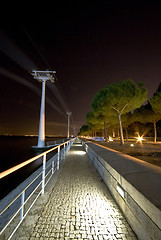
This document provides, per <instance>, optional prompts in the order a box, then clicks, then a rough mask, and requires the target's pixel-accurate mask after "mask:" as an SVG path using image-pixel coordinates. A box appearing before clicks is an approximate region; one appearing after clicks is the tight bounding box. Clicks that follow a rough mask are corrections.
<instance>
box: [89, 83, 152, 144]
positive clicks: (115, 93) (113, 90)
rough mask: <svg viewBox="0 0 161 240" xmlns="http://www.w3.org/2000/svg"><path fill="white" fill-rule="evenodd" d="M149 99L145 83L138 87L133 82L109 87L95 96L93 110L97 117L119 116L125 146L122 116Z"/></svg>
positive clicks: (139, 84)
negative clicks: (100, 115)
mask: <svg viewBox="0 0 161 240" xmlns="http://www.w3.org/2000/svg"><path fill="white" fill-rule="evenodd" d="M146 99H147V90H146V89H145V87H144V84H143V83H138V84H137V85H136V84H135V83H134V82H133V81H132V80H131V79H128V80H124V81H120V82H118V83H114V84H111V85H107V86H106V87H105V88H103V89H101V90H100V91H99V92H98V93H96V95H95V96H94V99H93V102H92V108H93V112H94V114H95V115H99V114H102V115H104V116H106V117H107V118H108V117H109V118H111V117H116V113H117V116H118V122H119V130H120V140H121V144H124V138H123V130H122V123H121V115H122V114H125V113H128V112H129V111H131V110H134V109H136V108H138V107H140V106H141V105H142V103H143V102H144V101H146Z"/></svg>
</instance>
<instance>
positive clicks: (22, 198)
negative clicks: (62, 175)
mask: <svg viewBox="0 0 161 240" xmlns="http://www.w3.org/2000/svg"><path fill="white" fill-rule="evenodd" d="M75 139H76V138H74V139H70V140H69V141H66V142H64V143H62V144H60V145H58V146H56V147H53V148H51V149H49V150H48V151H45V152H43V153H41V154H39V155H38V156H36V157H33V158H31V159H29V160H27V161H25V162H23V163H21V164H19V165H17V166H15V167H13V168H10V169H8V170H6V171H4V172H2V173H0V179H1V178H4V177H6V176H8V175H9V174H11V173H13V172H15V171H17V170H18V169H20V168H22V167H24V166H25V165H28V164H29V163H31V162H34V161H36V160H38V159H42V166H41V167H40V168H39V169H38V170H37V171H36V172H35V173H36V174H35V173H34V174H32V175H33V177H31V178H30V177H29V183H27V184H26V186H24V188H23V189H21V191H20V192H19V193H18V194H17V195H16V196H15V197H14V198H13V199H11V201H10V202H9V203H8V204H7V205H6V206H3V207H2V206H1V207H0V239H1V236H2V235H4V236H2V239H3V238H4V239H8V240H10V239H11V238H12V236H13V235H14V233H15V232H16V231H17V229H18V227H19V226H20V224H21V223H22V221H23V220H24V218H25V217H26V215H27V214H28V212H29V211H30V209H31V208H32V206H33V205H34V203H35V202H36V200H37V199H38V197H39V196H40V195H41V194H44V192H45V186H46V185H47V183H48V182H49V180H50V179H51V177H52V176H53V174H54V173H55V172H56V170H58V169H59V166H60V161H61V160H64V159H65V153H66V152H67V151H68V150H69V149H70V147H71V146H72V144H73V142H74V141H75ZM55 151H57V152H56V153H55ZM48 154H49V155H50V156H48V158H49V159H48V160H47V155H48ZM51 154H54V155H53V156H52V157H51ZM32 175H31V176H32ZM11 223H12V226H11V227H10V225H11Z"/></svg>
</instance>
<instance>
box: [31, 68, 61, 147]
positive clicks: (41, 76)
mask: <svg viewBox="0 0 161 240" xmlns="http://www.w3.org/2000/svg"><path fill="white" fill-rule="evenodd" d="M55 73H56V72H55V71H48V70H46V71H36V70H33V71H32V75H33V76H34V78H35V79H36V80H38V82H42V95H41V108H40V122H39V136H38V145H37V148H44V147H45V86H46V81H47V80H50V81H51V82H55V77H54V74H55Z"/></svg>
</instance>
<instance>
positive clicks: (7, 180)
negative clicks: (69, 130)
mask: <svg viewBox="0 0 161 240" xmlns="http://www.w3.org/2000/svg"><path fill="white" fill-rule="evenodd" d="M58 139H60V138H46V142H47V141H52V140H58ZM37 140H38V139H37V137H24V136H0V172H3V171H5V170H7V169H9V168H11V167H13V166H15V165H17V164H19V163H21V162H24V161H26V160H28V159H30V158H32V157H34V156H36V155H37V153H36V152H35V151H33V150H32V149H31V146H36V145H37ZM41 164H42V161H41V159H38V160H36V161H35V162H33V163H31V164H29V165H27V166H25V167H23V168H22V169H20V170H18V171H16V172H15V173H12V174H10V175H9V176H6V177H4V178H2V179H0V199H2V198H3V197H4V196H6V195H7V194H8V193H9V192H10V191H11V190H13V189H14V188H15V187H17V186H18V185H19V184H20V183H21V182H22V181H24V180H25V179H26V178H27V177H28V176H29V175H31V173H32V172H34V171H35V170H36V169H37V168H39V167H40V165H41Z"/></svg>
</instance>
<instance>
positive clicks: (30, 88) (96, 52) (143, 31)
mask: <svg viewBox="0 0 161 240" xmlns="http://www.w3.org/2000/svg"><path fill="white" fill-rule="evenodd" d="M13 2H14V1H11V4H10V5H8V6H7V8H6V7H5V8H4V11H2V12H3V14H1V23H0V24H1V30H0V45H1V46H0V48H1V51H0V82H1V86H0V114H1V117H0V134H38V125H39V111H40V95H41V84H40V83H38V82H37V81H36V80H35V79H33V77H32V76H31V74H30V73H31V71H32V69H37V70H46V69H49V70H55V71H56V72H57V73H56V77H57V79H56V82H55V84H54V85H53V84H51V83H50V82H48V84H47V88H46V96H47V99H48V100H47V101H46V134H48V135H65V134H66V128H67V117H66V112H67V111H71V112H72V129H71V133H74V130H75V133H78V132H79V128H80V127H81V126H82V125H83V124H85V123H86V120H85V116H86V113H87V112H88V111H91V102H92V99H93V96H94V94H95V93H96V92H97V91H98V90H99V89H100V88H103V87H105V86H106V85H108V84H111V83H114V82H118V81H120V80H125V79H127V78H132V79H133V80H134V81H135V82H140V81H141V82H144V83H145V86H146V88H147V89H148V97H151V96H152V95H153V93H154V92H155V91H156V89H157V87H158V85H159V83H160V82H161V4H159V2H158V3H157V1H151V2H148V1H145V2H144V1H138V2H137V1H132V2H134V3H132V2H131V1H129V2H130V3H129V4H127V3H126V2H124V1H115V0H112V1H98V2H97V3H94V2H93V1H65V2H64V1H58V2H56V1H53V2H50V4H49V3H48V4H47V2H44V1H43V2H42V1H39V3H38V5H37V6H33V5H29V3H28V4H27V5H25V3H24V2H23V1H22V3H21V5H19V6H16V5H15V4H14V3H13ZM1 10H3V9H1Z"/></svg>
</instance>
